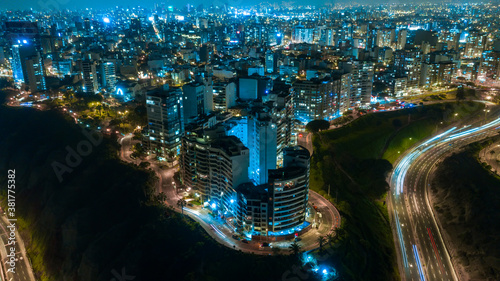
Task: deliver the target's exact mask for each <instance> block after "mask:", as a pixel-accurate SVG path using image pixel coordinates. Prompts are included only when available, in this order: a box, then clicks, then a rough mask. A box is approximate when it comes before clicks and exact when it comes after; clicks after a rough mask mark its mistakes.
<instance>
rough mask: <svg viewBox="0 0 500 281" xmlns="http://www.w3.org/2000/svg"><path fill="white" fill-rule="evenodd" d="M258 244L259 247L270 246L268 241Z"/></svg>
mask: <svg viewBox="0 0 500 281" xmlns="http://www.w3.org/2000/svg"><path fill="white" fill-rule="evenodd" d="M260 246H261V247H271V244H269V243H262V244H261V245H260Z"/></svg>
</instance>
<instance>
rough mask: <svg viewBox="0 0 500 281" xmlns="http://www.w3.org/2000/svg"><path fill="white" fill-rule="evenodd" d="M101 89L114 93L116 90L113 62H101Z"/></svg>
mask: <svg viewBox="0 0 500 281" xmlns="http://www.w3.org/2000/svg"><path fill="white" fill-rule="evenodd" d="M101 78H102V88H105V89H107V90H108V91H110V92H114V91H115V88H116V70H115V64H114V63H113V62H110V61H108V62H103V63H102V64H101Z"/></svg>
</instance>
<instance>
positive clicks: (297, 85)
mask: <svg viewBox="0 0 500 281" xmlns="http://www.w3.org/2000/svg"><path fill="white" fill-rule="evenodd" d="M351 77H352V75H351V74H349V73H347V74H343V75H335V76H334V77H327V78H324V79H311V80H296V81H295V82H294V83H293V85H292V87H293V106H294V115H295V119H297V120H299V121H301V122H302V124H303V125H305V124H307V123H308V122H310V121H312V120H316V119H323V120H332V119H334V118H336V117H339V116H340V113H342V112H344V111H345V110H347V108H349V103H350V102H349V95H350V91H351V87H350V86H351V81H352V78H351Z"/></svg>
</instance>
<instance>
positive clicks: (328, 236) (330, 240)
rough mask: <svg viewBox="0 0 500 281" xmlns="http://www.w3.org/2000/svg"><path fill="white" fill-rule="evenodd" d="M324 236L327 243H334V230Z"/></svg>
mask: <svg viewBox="0 0 500 281" xmlns="http://www.w3.org/2000/svg"><path fill="white" fill-rule="evenodd" d="M326 237H327V238H328V243H330V244H334V243H335V237H336V235H335V232H332V233H329V234H328V235H327V236H326Z"/></svg>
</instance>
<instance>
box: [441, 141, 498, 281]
mask: <svg viewBox="0 0 500 281" xmlns="http://www.w3.org/2000/svg"><path fill="white" fill-rule="evenodd" d="M480 147H481V145H480V144H477V143H476V144H472V145H470V146H468V147H467V148H466V150H464V151H462V152H459V153H457V154H454V155H452V156H450V157H448V158H446V159H445V160H444V161H443V162H442V163H441V164H440V165H439V166H438V169H437V170H436V172H435V174H434V175H435V177H434V179H433V181H432V185H431V194H432V196H431V197H432V204H433V207H434V210H435V211H436V213H437V216H438V218H439V221H440V222H441V225H442V226H443V228H444V232H445V237H448V238H449V239H448V240H449V241H450V242H451V245H452V246H451V248H452V252H451V254H452V256H453V258H455V260H457V261H458V262H459V264H460V265H461V266H462V268H463V269H465V271H466V272H467V274H468V275H469V277H468V278H467V280H500V178H499V177H496V176H494V175H492V174H491V173H489V172H488V171H487V170H485V169H484V168H483V167H482V166H481V164H480V163H478V161H477V153H478V152H479V150H480Z"/></svg>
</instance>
